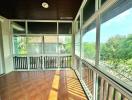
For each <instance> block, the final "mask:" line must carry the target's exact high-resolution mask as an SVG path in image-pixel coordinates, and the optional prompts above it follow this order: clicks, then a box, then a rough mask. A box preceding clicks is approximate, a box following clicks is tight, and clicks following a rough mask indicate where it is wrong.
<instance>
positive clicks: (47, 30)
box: [28, 22, 57, 34]
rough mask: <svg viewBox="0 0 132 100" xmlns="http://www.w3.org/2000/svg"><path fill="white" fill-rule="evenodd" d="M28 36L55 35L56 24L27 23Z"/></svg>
mask: <svg viewBox="0 0 132 100" xmlns="http://www.w3.org/2000/svg"><path fill="white" fill-rule="evenodd" d="M28 33H29V34H57V23H53V22H28Z"/></svg>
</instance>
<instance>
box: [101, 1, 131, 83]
mask: <svg viewBox="0 0 132 100" xmlns="http://www.w3.org/2000/svg"><path fill="white" fill-rule="evenodd" d="M115 5H118V6H115ZM115 5H113V6H112V7H111V8H110V9H108V10H107V11H106V12H104V13H103V14H102V23H101V32H100V33H101V36H100V67H101V68H102V67H103V69H105V71H107V72H109V73H110V74H111V75H113V76H116V77H117V78H119V79H121V80H123V81H124V82H126V83H127V84H129V85H130V84H131V85H132V82H131V81H130V80H131V79H132V27H131V26H132V1H131V0H130V1H129V2H126V0H119V2H118V3H116V4H115ZM109 15H110V16H109Z"/></svg>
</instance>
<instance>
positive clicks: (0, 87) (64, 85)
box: [0, 69, 87, 100]
mask: <svg viewBox="0 0 132 100" xmlns="http://www.w3.org/2000/svg"><path fill="white" fill-rule="evenodd" d="M0 100H87V98H86V96H85V94H84V92H83V90H82V87H81V85H80V83H79V81H78V79H77V77H76V75H75V73H74V71H73V70H70V69H68V70H54V71H51V70H47V71H34V72H11V73H9V74H7V75H5V76H2V77H0Z"/></svg>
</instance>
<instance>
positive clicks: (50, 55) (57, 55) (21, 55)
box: [13, 54, 71, 57]
mask: <svg viewBox="0 0 132 100" xmlns="http://www.w3.org/2000/svg"><path fill="white" fill-rule="evenodd" d="M25 56H26V57H31V56H32V57H39V56H48V57H63V56H71V54H19V55H18V54H14V55H13V57H25Z"/></svg>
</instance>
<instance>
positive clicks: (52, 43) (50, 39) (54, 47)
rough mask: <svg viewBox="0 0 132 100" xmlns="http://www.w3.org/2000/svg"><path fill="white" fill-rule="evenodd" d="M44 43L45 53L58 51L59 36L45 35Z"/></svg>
mask: <svg viewBox="0 0 132 100" xmlns="http://www.w3.org/2000/svg"><path fill="white" fill-rule="evenodd" d="M44 43H45V44H44V51H45V54H57V53H58V36H44Z"/></svg>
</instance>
